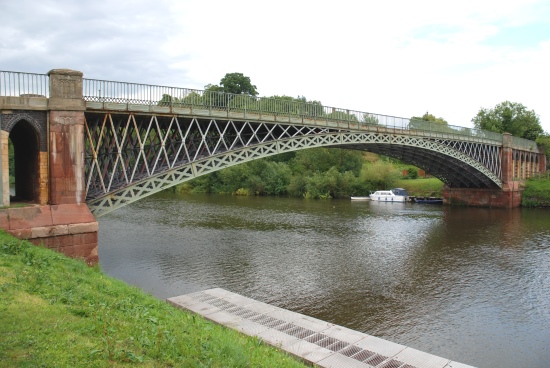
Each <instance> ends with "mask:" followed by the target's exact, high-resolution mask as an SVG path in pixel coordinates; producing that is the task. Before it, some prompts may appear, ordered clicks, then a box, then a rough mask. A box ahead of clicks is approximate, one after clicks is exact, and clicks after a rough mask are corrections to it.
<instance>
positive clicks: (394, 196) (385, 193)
mask: <svg viewBox="0 0 550 368" xmlns="http://www.w3.org/2000/svg"><path fill="white" fill-rule="evenodd" d="M369 197H370V199H371V200H372V201H380V202H407V201H408V200H409V194H408V193H407V191H406V190H405V189H403V188H393V189H390V190H377V191H376V192H374V193H372V194H371V195H370V196H369Z"/></svg>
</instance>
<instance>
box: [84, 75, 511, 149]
mask: <svg viewBox="0 0 550 368" xmlns="http://www.w3.org/2000/svg"><path fill="white" fill-rule="evenodd" d="M83 88H84V91H83V96H84V99H85V100H86V101H92V102H102V103H121V104H127V105H148V106H161V107H162V106H164V107H170V108H192V109H196V110H201V109H202V110H210V111H211V110H224V111H228V112H242V113H247V114H254V113H256V114H260V115H276V116H286V117H289V118H291V119H292V118H296V119H312V120H316V121H327V122H331V121H332V122H349V123H351V124H369V125H373V126H380V127H386V128H392V129H401V130H404V131H413V130H414V131H422V132H424V135H428V136H430V135H435V136H442V135H460V136H468V137H474V138H480V139H484V140H492V141H495V142H502V134H499V133H494V132H489V131H484V130H480V129H473V128H465V127H460V126H453V125H444V124H439V123H433V122H429V121H424V120H416V119H413V120H411V119H409V118H403V117H397V116H390V115H382V114H374V113H369V112H364V111H356V110H349V109H342V108H337V107H332V106H324V105H321V104H320V103H319V102H306V101H296V100H295V99H292V98H290V97H280V98H277V97H256V96H250V95H236V94H231V93H224V92H217V91H205V90H197V89H189V88H178V87H167V86H157V85H147V84H139V83H126V82H114V81H106V80H96V79H86V78H84V80H83Z"/></svg>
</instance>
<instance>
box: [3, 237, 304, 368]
mask: <svg viewBox="0 0 550 368" xmlns="http://www.w3.org/2000/svg"><path fill="white" fill-rule="evenodd" d="M0 295H1V296H2V297H1V298H0V367H126V366H140V367H303V366H304V365H303V364H301V363H300V362H298V361H296V360H295V359H293V358H291V357H289V356H287V355H285V354H284V353H282V352H279V351H278V350H276V349H275V348H273V347H270V346H267V345H265V344H263V343H262V342H261V341H259V340H258V339H254V338H250V337H246V336H244V335H240V334H239V333H237V332H235V331H232V330H229V329H226V328H223V327H221V326H218V325H215V324H213V323H211V322H208V321H206V320H204V319H203V318H201V317H198V316H196V315H193V314H191V313H187V312H185V311H182V310H179V309H176V308H174V307H171V306H170V305H168V304H167V303H166V302H164V301H160V300H157V299H155V298H153V297H151V296H149V295H147V294H145V293H143V292H142V291H140V290H139V289H137V288H134V287H130V286H128V285H126V284H125V283H123V282H121V281H118V280H116V279H113V278H111V277H109V276H106V275H104V274H103V273H101V271H100V270H99V268H97V267H96V268H89V267H87V266H86V265H85V264H84V263H83V262H80V261H77V260H73V259H69V258H66V257H64V256H62V255H60V254H58V253H55V252H53V251H50V250H47V249H43V248H39V247H35V246H33V245H31V244H29V243H27V242H22V241H19V240H17V239H14V238H12V237H11V236H9V235H6V234H5V233H3V232H0Z"/></svg>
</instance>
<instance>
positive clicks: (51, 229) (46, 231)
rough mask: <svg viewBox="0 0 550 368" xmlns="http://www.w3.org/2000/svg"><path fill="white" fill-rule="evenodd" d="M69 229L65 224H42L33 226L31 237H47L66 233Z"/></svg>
mask: <svg viewBox="0 0 550 368" xmlns="http://www.w3.org/2000/svg"><path fill="white" fill-rule="evenodd" d="M68 233H69V230H68V228H67V225H53V226H42V227H33V228H32V229H31V237H32V238H48V237H52V236H58V235H67V234H68Z"/></svg>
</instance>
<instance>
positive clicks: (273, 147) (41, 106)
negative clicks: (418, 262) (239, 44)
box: [0, 69, 546, 261]
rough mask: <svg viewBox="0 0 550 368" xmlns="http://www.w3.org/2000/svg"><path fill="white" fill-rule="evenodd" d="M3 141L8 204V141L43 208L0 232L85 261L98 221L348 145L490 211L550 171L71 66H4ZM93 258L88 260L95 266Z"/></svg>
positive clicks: (349, 116) (450, 139) (419, 124)
mask: <svg viewBox="0 0 550 368" xmlns="http://www.w3.org/2000/svg"><path fill="white" fill-rule="evenodd" d="M0 134H1V136H0V138H1V139H0V152H1V154H2V159H1V160H0V171H1V172H2V180H1V186H2V187H1V190H0V191H1V200H2V204H3V205H4V206H9V205H10V201H11V197H10V192H9V174H10V172H9V162H8V156H9V153H8V147H9V142H10V141H11V143H12V144H13V149H14V158H15V169H14V172H13V173H12V175H13V176H15V198H17V199H18V200H24V201H26V202H29V203H33V204H35V205H36V206H38V207H36V206H35V207H32V208H34V210H29V209H28V208H23V209H16V208H8V209H6V210H1V211H0V226H2V227H3V228H4V229H7V230H8V231H10V232H11V233H12V234H14V235H16V236H19V237H21V238H29V239H33V241H36V242H39V241H41V242H45V243H48V242H49V243H51V244H49V243H48V244H46V245H48V246H51V247H57V248H58V249H59V250H61V251H64V252H65V253H71V252H72V254H73V255H76V256H79V255H80V256H82V254H80V253H79V251H76V249H79V248H78V247H75V246H74V245H72V246H71V245H69V246H67V245H66V244H65V243H67V244H70V243H71V242H73V243H80V244H76V245H80V246H81V247H80V248H82V252H83V253H86V252H88V251H90V249H91V248H92V246H93V243H94V239H95V246H96V248H97V222H96V221H95V218H97V217H99V216H102V215H104V214H106V213H109V212H111V211H113V210H116V209H117V208H120V207H122V206H124V205H127V204H129V203H132V202H135V201H137V200H139V199H141V198H144V197H146V196H149V195H151V194H154V193H156V192H159V191H162V190H164V189H167V188H169V187H171V186H174V185H177V184H179V183H182V182H184V181H187V180H191V179H193V178H195V177H198V176H201V175H205V174H208V173H211V172H214V171H216V170H221V169H223V168H226V167H229V166H233V165H237V164H240V163H243V162H247V161H251V160H256V159H259V158H263V157H268V156H272V155H277V154H280V153H284V152H290V151H296V150H301V149H307V148H312V147H339V148H348V149H357V150H365V151H370V152H375V153H379V154H383V155H386V156H390V157H394V158H398V159H400V160H403V161H404V162H407V163H410V164H413V165H415V166H417V167H420V168H422V169H424V170H426V171H427V172H429V173H430V174H431V175H433V176H435V177H437V178H439V179H441V180H442V181H443V182H444V183H445V184H446V185H445V194H444V197H445V201H446V202H447V203H451V204H452V203H461V204H467V205H481V206H492V207H515V206H519V204H520V202H521V186H520V183H521V180H524V179H526V178H528V177H529V176H531V175H534V174H536V173H538V172H541V171H544V170H545V169H546V161H545V156H544V154H543V153H542V152H540V151H539V149H538V148H537V146H536V144H535V142H533V141H529V140H525V139H521V138H517V137H513V136H511V135H509V134H498V133H493V132H488V131H483V130H477V129H471V128H465V127H458V126H451V125H443V124H437V123H431V122H427V121H422V120H411V119H408V118H400V117H394V116H387V115H381V114H374V113H368V112H361V111H354V110H349V109H341V108H335V107H330V106H322V105H320V104H318V103H306V102H303V103H302V102H295V101H287V100H282V99H275V98H265V97H254V96H247V95H232V94H226V93H220V92H208V91H201V90H193V89H186V88H176V87H164V86H154V85H145V84H139V83H123V82H114V81H104V80H95V79H86V78H83V75H82V73H81V72H78V71H73V70H67V69H55V70H52V71H50V72H49V73H48V74H32V73H19V72H7V71H0ZM37 208H38V209H39V212H40V213H39V214H38V215H37V214H36V211H37ZM32 211H34V212H32ZM29 214H30V215H29ZM37 218H38V219H39V220H36V219H37ZM93 234H95V236H94V235H93ZM71 239H72V240H71ZM62 243H63V244H62ZM65 248H66V249H65ZM75 252H76V253H75ZM91 252H92V255H89V254H88V255H84V257H85V258H88V259H92V261H93V258H94V256H93V250H92V251H91ZM96 254H97V249H96Z"/></svg>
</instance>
